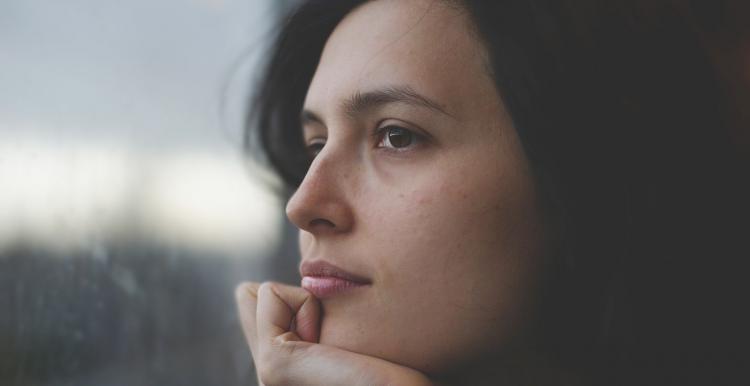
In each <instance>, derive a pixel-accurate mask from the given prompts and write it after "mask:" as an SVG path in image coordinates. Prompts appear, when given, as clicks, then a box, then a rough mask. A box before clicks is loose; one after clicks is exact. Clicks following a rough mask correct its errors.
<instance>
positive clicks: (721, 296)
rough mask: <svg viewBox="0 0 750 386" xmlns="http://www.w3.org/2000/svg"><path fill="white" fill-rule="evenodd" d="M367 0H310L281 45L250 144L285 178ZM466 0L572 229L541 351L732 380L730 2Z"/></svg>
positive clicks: (550, 193) (744, 200) (653, 377)
mask: <svg viewBox="0 0 750 386" xmlns="http://www.w3.org/2000/svg"><path fill="white" fill-rule="evenodd" d="M364 2H365V1H362V0H359V1H352V0H348V1H342V0H312V1H307V2H305V3H304V4H303V5H301V6H300V7H299V8H297V9H296V10H295V11H294V12H293V13H291V15H290V16H289V17H288V18H287V19H286V20H285V21H284V25H283V28H282V29H281V31H280V35H279V38H278V41H277V43H276V45H275V46H274V49H273V51H272V53H271V56H270V59H269V62H268V67H267V70H266V73H265V77H264V78H263V81H262V83H261V85H260V87H259V89H258V90H259V91H258V93H257V97H256V99H255V101H254V103H255V104H254V105H253V109H252V110H251V113H250V115H249V119H250V121H249V122H250V125H249V128H250V129H251V130H248V137H247V138H248V144H252V143H255V144H256V145H257V144H259V145H260V148H261V149H262V150H263V151H264V153H263V154H265V156H266V157H267V161H268V162H269V163H270V164H271V165H272V167H273V168H274V169H275V170H276V171H278V173H279V174H280V175H281V176H282V178H283V179H284V181H286V182H287V183H288V185H289V187H290V188H294V187H295V186H297V185H298V184H299V183H300V182H301V180H302V178H303V177H304V175H305V172H306V170H307V168H308V166H309V159H308V156H307V153H306V151H305V150H304V144H303V141H302V137H301V130H300V122H299V114H300V111H301V110H302V104H303V101H304V97H305V94H306V92H307V88H308V86H309V84H310V81H311V79H312V76H313V73H314V72H315V69H316V67H317V64H318V61H319V59H320V55H321V52H322V49H323V46H324V44H325V42H326V40H327V38H328V36H329V35H330V34H331V32H332V31H333V29H334V28H335V26H336V25H337V24H338V23H339V22H340V21H341V19H342V18H343V17H344V16H345V15H346V14H347V13H349V12H350V11H351V10H352V9H354V8H355V7H357V6H358V5H360V4H362V3H364ZM459 3H460V4H462V5H463V6H464V7H465V9H466V10H468V12H469V15H470V17H471V18H472V19H473V21H474V24H475V26H476V29H477V32H478V35H479V36H480V38H481V41H482V43H483V44H484V45H485V46H486V47H487V49H488V52H489V55H490V61H491V66H492V70H493V74H494V78H495V82H496V86H497V90H498V91H499V93H500V95H501V97H502V99H503V101H504V103H505V105H506V107H507V109H508V111H509V112H510V115H511V117H512V119H513V122H514V125H515V128H516V129H517V131H518V134H519V136H520V138H521V141H522V144H523V147H524V150H525V152H526V155H527V158H528V159H529V162H530V163H531V166H532V171H533V174H534V177H535V179H536V182H537V184H538V186H539V190H540V192H541V194H542V196H543V197H542V199H543V202H544V204H545V207H546V209H547V211H548V212H549V214H550V218H551V219H552V221H553V222H554V223H555V224H556V229H558V230H559V232H558V233H557V235H556V242H555V249H554V251H553V253H552V254H551V256H550V269H549V277H548V280H547V281H546V283H547V284H546V286H545V288H544V291H543V294H544V295H543V299H542V307H541V311H540V312H541V314H540V316H539V318H538V320H539V326H538V327H537V329H536V330H535V332H536V334H537V338H538V339H537V341H538V346H539V347H537V349H538V350H540V351H541V352H543V353H544V354H545V355H546V356H548V357H549V358H550V359H551V360H553V361H555V362H556V363H558V364H560V365H561V366H564V367H567V368H570V369H573V370H574V371H577V372H580V373H585V374H587V375H588V376H590V377H593V378H592V379H594V380H595V381H594V382H597V383H598V384H609V385H617V384H639V385H643V384H673V383H677V382H681V383H685V384H690V383H693V382H695V383H699V384H712V385H715V384H722V383H725V382H726V383H727V384H735V381H736V380H735V379H732V378H731V377H734V376H737V375H738V373H737V372H733V371H731V370H733V369H739V368H740V367H741V365H743V364H746V363H744V362H747V358H748V355H747V354H744V353H743V352H746V349H745V347H744V344H745V343H746V341H744V338H745V337H746V336H745V335H744V332H743V331H744V330H745V329H746V328H747V326H749V325H750V324H748V320H747V319H746V318H745V317H744V316H743V315H744V313H742V312H740V311H742V309H744V308H746V307H747V301H746V300H745V299H744V296H745V294H746V293H748V292H746V291H745V290H746V289H747V288H746V286H745V285H744V284H743V283H745V282H746V281H747V279H745V278H744V277H743V276H744V272H743V271H741V270H739V267H740V265H739V264H740V262H741V261H742V260H743V259H747V258H748V257H750V251H749V250H748V246H747V244H746V243H744V242H743V237H747V236H748V234H747V233H749V232H748V230H750V226H748V221H749V219H750V217H748V214H750V210H748V201H750V195H748V192H750V189H748V186H747V179H748V175H747V170H745V169H744V166H743V165H742V162H740V161H741V160H740V159H739V156H738V155H739V154H740V152H739V151H737V150H736V143H735V142H733V139H732V136H731V130H730V127H729V124H728V119H727V118H726V117H727V107H726V106H728V105H729V103H728V101H727V96H726V95H725V93H724V90H723V86H722V83H721V82H720V81H719V79H718V75H717V71H716V69H715V68H714V65H713V63H712V60H711V57H710V55H709V52H710V50H709V49H707V47H706V45H707V44H710V41H709V40H710V39H708V38H707V36H708V35H707V34H706V31H710V30H711V29H712V28H713V29H715V27H716V25H717V24H718V25H720V23H721V18H718V19H717V18H710V17H706V15H708V14H711V13H710V12H714V13H715V14H718V15H721V9H722V8H721V7H722V5H721V4H722V2H719V1H717V2H715V3H713V4H714V6H713V7H712V6H710V5H705V4H703V5H702V8H700V9H699V8H697V7H696V6H694V5H693V4H692V3H691V2H687V1H675V0H653V1H646V0H642V1H638V0H631V1H594V0H579V1H553V0H504V1H482V0H476V1H472V0H464V1H460V2H459ZM696 4H697V3H696ZM712 23H713V24H712ZM253 141H256V142H253ZM740 338H742V339H740ZM700 369H703V370H705V371H698V370H700ZM701 376H705V377H707V378H701ZM724 377H726V378H724Z"/></svg>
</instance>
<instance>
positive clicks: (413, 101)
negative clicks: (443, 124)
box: [301, 86, 453, 124]
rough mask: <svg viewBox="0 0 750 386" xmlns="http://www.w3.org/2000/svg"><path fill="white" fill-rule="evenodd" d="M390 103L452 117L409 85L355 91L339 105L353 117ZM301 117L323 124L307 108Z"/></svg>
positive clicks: (303, 120)
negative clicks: (421, 108) (425, 109)
mask: <svg viewBox="0 0 750 386" xmlns="http://www.w3.org/2000/svg"><path fill="white" fill-rule="evenodd" d="M392 103H403V104H407V105H411V106H416V107H423V108H427V109H430V110H433V111H435V112H438V113H441V114H444V115H447V116H449V117H451V118H453V116H452V115H451V114H449V113H448V112H447V111H445V109H444V108H443V107H442V106H441V105H440V104H439V103H437V102H435V101H433V100H432V99H430V98H428V97H426V96H424V95H421V94H419V93H418V92H416V91H415V90H414V89H413V88H411V87H409V86H393V87H387V88H383V89H379V90H373V91H367V92H364V93H361V92H357V93H355V94H354V95H352V96H351V97H349V98H348V99H347V100H345V101H344V102H343V103H342V104H341V106H342V108H343V110H344V112H345V113H346V114H347V115H348V116H350V117H353V116H357V115H359V114H362V113H363V112H365V111H367V110H371V109H374V108H377V107H381V106H383V105H387V104H392ZM301 118H302V124H307V123H311V122H316V123H320V124H324V123H323V120H322V119H321V118H320V117H319V116H318V115H317V114H315V113H314V112H312V111H310V110H307V109H305V110H302V115H301Z"/></svg>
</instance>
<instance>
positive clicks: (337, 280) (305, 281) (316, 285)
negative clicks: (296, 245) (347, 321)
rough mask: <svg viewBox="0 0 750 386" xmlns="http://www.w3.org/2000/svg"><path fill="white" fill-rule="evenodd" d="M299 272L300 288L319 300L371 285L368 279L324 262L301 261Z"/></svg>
mask: <svg viewBox="0 0 750 386" xmlns="http://www.w3.org/2000/svg"><path fill="white" fill-rule="evenodd" d="M299 270H300V274H301V275H302V284H301V285H302V288H304V289H306V290H307V291H309V292H310V293H312V294H313V295H314V296H315V297H316V298H319V299H325V298H330V297H333V296H336V295H341V294H344V293H347V292H350V291H353V290H356V289H358V288H362V287H366V286H368V285H370V284H372V282H371V281H370V280H369V279H367V278H365V277H362V276H359V275H356V274H353V273H351V272H347V271H345V270H343V269H341V268H339V267H337V266H335V265H333V264H331V263H329V262H327V261H324V260H306V261H303V262H302V264H300V269H299Z"/></svg>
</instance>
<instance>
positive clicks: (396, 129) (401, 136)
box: [378, 125, 419, 149]
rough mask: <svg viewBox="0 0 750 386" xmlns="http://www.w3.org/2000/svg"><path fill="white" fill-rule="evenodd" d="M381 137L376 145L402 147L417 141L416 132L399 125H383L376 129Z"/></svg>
mask: <svg viewBox="0 0 750 386" xmlns="http://www.w3.org/2000/svg"><path fill="white" fill-rule="evenodd" d="M378 134H379V135H380V137H381V139H380V142H379V143H378V147H385V148H393V149H403V148H406V147H409V146H411V145H413V144H416V142H417V141H419V137H418V135H417V134H415V133H414V132H412V131H411V130H408V129H405V128H403V127H400V126H393V125H389V126H385V127H382V128H380V129H379V130H378Z"/></svg>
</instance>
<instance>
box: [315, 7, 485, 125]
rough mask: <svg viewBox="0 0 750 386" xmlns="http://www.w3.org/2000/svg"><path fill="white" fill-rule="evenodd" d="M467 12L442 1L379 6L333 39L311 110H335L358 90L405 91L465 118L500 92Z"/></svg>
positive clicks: (350, 19)
mask: <svg viewBox="0 0 750 386" xmlns="http://www.w3.org/2000/svg"><path fill="white" fill-rule="evenodd" d="M486 68H487V66H486V54H485V52H484V49H483V47H482V45H481V44H479V42H477V40H476V38H475V37H474V34H473V33H472V32H471V22H470V21H469V17H468V15H467V14H466V12H465V11H464V10H463V9H461V8H459V7H457V6H455V5H451V4H450V3H448V2H445V1H443V0H375V1H371V2H368V3H365V4H364V5H362V6H360V7H359V8H357V9H355V10H354V11H353V12H352V13H350V14H349V15H347V16H346V17H345V18H344V19H343V20H342V22H341V23H340V24H339V25H338V26H337V27H336V29H335V30H334V32H333V33H332V34H331V36H330V37H329V39H328V41H327V43H326V45H325V48H324V50H323V53H322V56H321V60H320V63H319V65H318V69H317V71H316V73H315V76H314V78H313V81H312V83H311V85H310V89H309V90H308V94H307V98H306V102H305V105H306V108H310V109H314V110H319V111H321V112H323V111H326V110H329V111H330V109H331V108H334V104H333V103H331V102H336V101H341V100H344V99H346V98H348V97H349V96H351V95H353V94H355V93H357V92H366V91H369V90H373V89H379V88H383V87H388V86H399V85H406V86H409V87H411V88H413V89H414V90H416V91H417V92H419V93H422V94H424V95H426V96H427V97H430V98H433V99H435V100H437V101H439V102H440V103H441V105H443V106H444V107H445V108H446V109H447V110H448V111H449V112H450V113H452V114H456V115H461V112H462V111H463V110H465V107H467V106H468V105H470V103H468V102H467V100H473V101H474V103H476V101H477V99H475V98H481V95H482V94H484V93H487V92H489V91H490V90H494V88H493V86H492V82H491V79H490V77H489V75H488V73H487V71H486Z"/></svg>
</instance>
